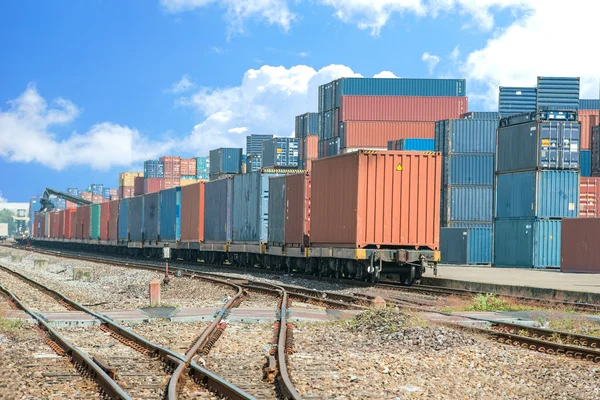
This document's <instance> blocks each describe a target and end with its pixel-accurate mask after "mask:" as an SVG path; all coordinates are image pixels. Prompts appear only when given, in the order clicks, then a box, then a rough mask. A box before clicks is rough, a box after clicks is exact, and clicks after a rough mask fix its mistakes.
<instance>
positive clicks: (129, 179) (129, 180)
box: [119, 172, 144, 186]
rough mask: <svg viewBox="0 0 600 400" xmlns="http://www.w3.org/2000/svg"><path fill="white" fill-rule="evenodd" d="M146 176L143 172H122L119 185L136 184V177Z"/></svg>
mask: <svg viewBox="0 0 600 400" xmlns="http://www.w3.org/2000/svg"><path fill="white" fill-rule="evenodd" d="M139 176H142V177H143V176H144V173H143V172H122V173H120V174H119V186H134V185H135V178H137V177H139Z"/></svg>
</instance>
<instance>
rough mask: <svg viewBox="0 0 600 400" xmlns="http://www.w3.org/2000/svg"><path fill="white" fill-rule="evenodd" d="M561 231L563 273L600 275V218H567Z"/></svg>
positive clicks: (561, 264) (561, 268)
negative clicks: (599, 239)
mask: <svg viewBox="0 0 600 400" xmlns="http://www.w3.org/2000/svg"><path fill="white" fill-rule="evenodd" d="M561 231H562V233H561V245H560V252H561V254H560V270H561V272H579V273H592V274H599V273H600V246H598V237H600V218H565V219H563V220H562V226H561Z"/></svg>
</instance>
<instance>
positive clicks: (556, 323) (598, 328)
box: [548, 317, 600, 336]
mask: <svg viewBox="0 0 600 400" xmlns="http://www.w3.org/2000/svg"><path fill="white" fill-rule="evenodd" d="M548 327H549V328H550V329H553V330H555V331H562V332H570V333H575V334H578V335H588V336H600V324H598V323H597V322H593V321H590V320H588V319H585V318H570V317H566V318H557V319H552V320H550V321H549V323H548Z"/></svg>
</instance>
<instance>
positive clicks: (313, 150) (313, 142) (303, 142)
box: [300, 136, 319, 160]
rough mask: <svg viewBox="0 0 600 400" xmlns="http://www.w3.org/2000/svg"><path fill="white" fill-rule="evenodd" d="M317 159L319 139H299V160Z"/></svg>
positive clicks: (308, 137) (314, 137)
mask: <svg viewBox="0 0 600 400" xmlns="http://www.w3.org/2000/svg"><path fill="white" fill-rule="evenodd" d="M317 158H319V137H318V136H306V137H303V138H301V139H300V159H301V160H315V159H317Z"/></svg>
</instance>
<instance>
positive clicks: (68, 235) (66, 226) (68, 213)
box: [63, 208, 77, 239]
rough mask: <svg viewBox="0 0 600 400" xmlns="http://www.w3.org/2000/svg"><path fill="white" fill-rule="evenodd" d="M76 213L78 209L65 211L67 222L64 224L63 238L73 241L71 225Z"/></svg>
mask: <svg viewBox="0 0 600 400" xmlns="http://www.w3.org/2000/svg"><path fill="white" fill-rule="evenodd" d="M76 211H77V208H69V209H66V210H65V213H64V219H65V222H64V224H63V238H64V239H71V223H72V221H73V217H74V215H75V212H76Z"/></svg>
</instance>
